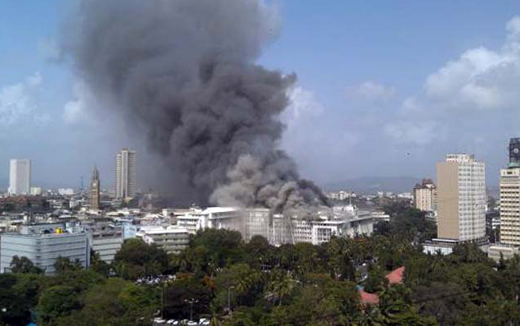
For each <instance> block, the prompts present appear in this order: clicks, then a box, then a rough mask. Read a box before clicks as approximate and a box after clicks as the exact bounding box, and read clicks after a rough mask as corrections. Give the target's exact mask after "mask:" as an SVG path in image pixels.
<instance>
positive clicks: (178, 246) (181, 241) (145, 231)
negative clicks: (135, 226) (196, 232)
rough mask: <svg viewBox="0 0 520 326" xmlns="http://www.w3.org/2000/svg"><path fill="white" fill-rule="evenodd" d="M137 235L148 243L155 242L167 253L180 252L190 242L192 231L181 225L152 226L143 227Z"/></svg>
mask: <svg viewBox="0 0 520 326" xmlns="http://www.w3.org/2000/svg"><path fill="white" fill-rule="evenodd" d="M136 235H137V237H138V238H141V239H143V241H144V242H146V243H148V244H155V245H157V246H158V247H159V248H162V249H164V250H165V251H166V252H167V253H175V254H176V253H179V252H180V251H181V250H183V249H185V248H186V247H187V246H188V244H189V242H190V232H189V231H188V230H187V229H185V228H183V227H179V226H175V225H170V226H167V227H162V226H151V227H143V228H141V229H140V230H139V231H138V232H137V234H136Z"/></svg>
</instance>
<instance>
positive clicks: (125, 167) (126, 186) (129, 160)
mask: <svg viewBox="0 0 520 326" xmlns="http://www.w3.org/2000/svg"><path fill="white" fill-rule="evenodd" d="M135 191H136V175H135V151H131V150H129V149H127V148H124V149H122V150H121V151H120V152H119V153H118V154H117V166H116V197H117V198H119V199H121V200H125V201H128V200H130V199H132V198H134V196H135Z"/></svg>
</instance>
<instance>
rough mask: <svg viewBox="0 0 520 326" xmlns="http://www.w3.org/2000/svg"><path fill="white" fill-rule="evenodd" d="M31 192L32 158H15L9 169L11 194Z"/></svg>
mask: <svg viewBox="0 0 520 326" xmlns="http://www.w3.org/2000/svg"><path fill="white" fill-rule="evenodd" d="M30 193H31V160H27V159H13V160H11V161H10V169H9V194H10V195H29V194H30Z"/></svg>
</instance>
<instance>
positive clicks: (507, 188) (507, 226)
mask: <svg viewBox="0 0 520 326" xmlns="http://www.w3.org/2000/svg"><path fill="white" fill-rule="evenodd" d="M500 241H501V242H502V243H504V244H508V245H515V246H518V245H520V138H512V139H511V141H510V143H509V164H508V166H507V169H501V170H500Z"/></svg>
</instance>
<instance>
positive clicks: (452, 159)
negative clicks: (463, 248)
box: [437, 154, 487, 241]
mask: <svg viewBox="0 0 520 326" xmlns="http://www.w3.org/2000/svg"><path fill="white" fill-rule="evenodd" d="M485 178H486V173H485V164H484V163H483V162H478V161H476V160H475V158H474V156H473V155H468V154H448V155H446V161H445V162H440V163H437V209H438V223H437V234H438V235H437V236H438V237H439V238H441V239H453V240H460V241H472V240H477V239H481V238H483V237H484V236H485V234H486V203H487V195H486V181H485Z"/></svg>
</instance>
